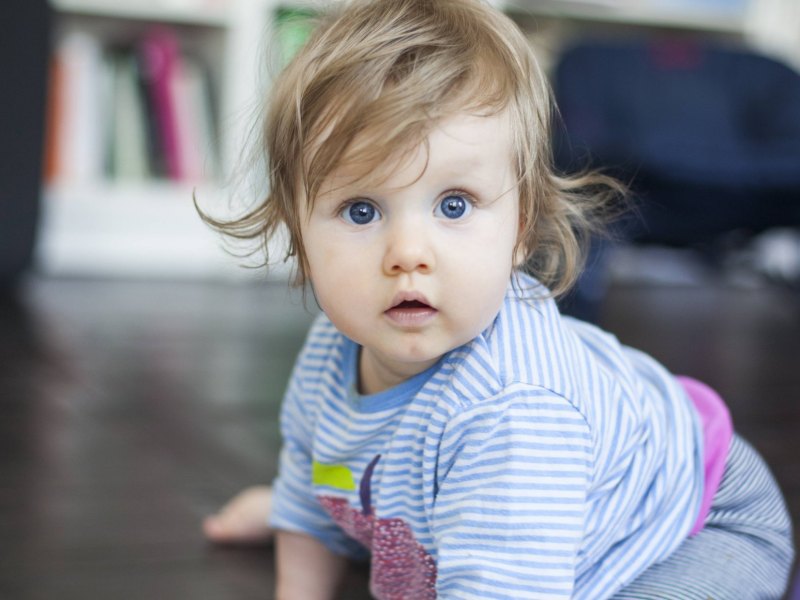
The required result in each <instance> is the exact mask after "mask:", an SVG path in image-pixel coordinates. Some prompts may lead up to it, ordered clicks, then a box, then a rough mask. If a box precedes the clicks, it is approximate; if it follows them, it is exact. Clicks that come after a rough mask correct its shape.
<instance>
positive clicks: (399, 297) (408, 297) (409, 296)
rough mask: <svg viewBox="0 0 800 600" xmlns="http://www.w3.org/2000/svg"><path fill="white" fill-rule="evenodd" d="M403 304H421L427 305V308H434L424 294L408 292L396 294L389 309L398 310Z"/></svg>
mask: <svg viewBox="0 0 800 600" xmlns="http://www.w3.org/2000/svg"><path fill="white" fill-rule="evenodd" d="M403 302H419V303H420V304H425V305H426V306H430V307H431V308H433V306H432V305H431V303H430V302H428V299H427V298H426V297H425V295H424V294H421V293H420V292H415V291H406V292H398V293H397V294H395V296H394V298H392V303H391V305H389V309H392V308H397V306H399V305H400V304H402V303H403Z"/></svg>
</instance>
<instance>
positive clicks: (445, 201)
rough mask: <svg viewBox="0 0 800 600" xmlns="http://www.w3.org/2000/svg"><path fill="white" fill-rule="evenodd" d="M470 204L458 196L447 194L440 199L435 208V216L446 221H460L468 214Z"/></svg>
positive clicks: (470, 207) (470, 208)
mask: <svg viewBox="0 0 800 600" xmlns="http://www.w3.org/2000/svg"><path fill="white" fill-rule="evenodd" d="M471 210H472V204H471V203H470V201H469V200H467V199H466V198H464V196H462V195H460V194H449V195H448V196H445V197H444V198H442V201H441V202H440V203H439V206H438V207H437V208H436V215H437V216H443V217H445V218H446V219H453V220H455V219H460V218H462V217H464V216H466V215H468V214H469V213H470V211H471Z"/></svg>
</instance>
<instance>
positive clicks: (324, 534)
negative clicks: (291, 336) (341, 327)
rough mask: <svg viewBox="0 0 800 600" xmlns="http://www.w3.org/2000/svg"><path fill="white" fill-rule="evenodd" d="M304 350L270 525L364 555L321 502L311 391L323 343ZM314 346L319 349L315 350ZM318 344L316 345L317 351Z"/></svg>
mask: <svg viewBox="0 0 800 600" xmlns="http://www.w3.org/2000/svg"><path fill="white" fill-rule="evenodd" d="M312 338H313V331H312V334H311V335H310V336H309V339H310V341H309V342H307V343H306V347H305V348H304V350H303V351H302V352H301V355H300V358H298V361H297V364H296V365H295V368H294V370H293V373H292V377H291V379H290V381H289V386H288V388H287V391H286V394H285V396H284V399H283V405H282V407H281V435H282V437H283V446H282V448H281V453H280V458H279V465H278V476H277V478H276V479H275V480H274V482H273V504H272V514H271V515H270V519H269V523H270V526H271V527H273V528H274V529H280V530H284V531H293V532H297V533H305V534H307V535H310V536H313V537H315V538H317V539H318V540H320V541H321V542H322V543H323V544H325V546H326V547H327V548H328V549H330V550H331V551H332V552H334V553H336V554H341V555H346V556H349V557H352V558H357V559H361V558H364V557H365V556H366V551H365V549H364V548H363V547H362V546H361V545H360V544H358V542H356V541H354V540H352V539H351V538H349V537H348V536H347V535H346V534H345V533H344V532H343V531H342V530H341V528H340V527H339V526H338V525H337V524H336V523H335V522H334V521H333V519H332V518H331V517H330V515H328V513H327V512H326V511H325V509H324V508H323V507H322V505H321V504H320V503H319V501H318V500H317V497H316V495H315V493H314V486H313V484H312V452H311V448H312V443H313V438H314V429H315V418H316V412H317V411H316V407H315V401H314V398H313V394H309V391H308V378H307V375H308V373H309V372H310V371H314V372H316V373H317V375H318V369H316V368H315V365H314V364H310V363H312V362H313V358H312V357H311V355H313V353H314V352H318V349H319V344H318V343H317V342H315V341H313V340H312ZM312 347H313V348H312ZM315 348H316V349H315Z"/></svg>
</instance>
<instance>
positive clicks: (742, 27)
mask: <svg viewBox="0 0 800 600" xmlns="http://www.w3.org/2000/svg"><path fill="white" fill-rule="evenodd" d="M493 3H494V4H495V5H497V6H498V7H499V8H500V9H502V10H504V11H506V12H507V14H509V15H510V16H511V17H512V18H513V19H514V20H515V21H516V22H517V23H518V24H519V25H520V27H521V28H522V30H523V31H524V32H525V34H526V35H527V37H528V38H529V40H530V43H531V44H532V45H533V47H534V48H535V49H536V52H537V55H538V57H539V59H540V61H541V63H542V66H543V67H544V69H545V71H546V72H547V74H548V76H549V77H550V79H551V83H552V86H553V90H554V94H555V97H556V99H557V102H558V105H559V108H560V112H559V115H558V117H557V119H556V121H555V123H554V130H555V132H556V145H555V161H556V165H557V167H558V169H559V170H561V171H564V172H570V171H574V170H577V169H582V168H587V167H589V168H601V169H603V170H605V171H606V172H609V173H611V174H613V175H615V176H617V177H619V178H621V179H622V180H623V181H625V182H626V183H628V184H629V185H630V187H631V191H632V194H631V203H632V210H631V211H630V212H629V213H628V214H627V215H626V216H625V217H623V218H621V219H618V220H617V221H616V222H615V223H614V224H613V227H612V235H611V236H610V237H609V238H608V239H598V240H595V241H594V242H593V243H592V246H591V252H590V256H589V261H588V264H587V270H586V274H585V276H584V277H583V278H582V279H581V281H580V282H579V284H578V286H577V287H576V289H575V291H574V292H573V293H572V294H571V295H570V296H569V297H568V298H566V299H565V300H564V302H563V306H564V310H565V311H567V312H570V313H571V314H574V315H576V316H579V317H581V318H585V319H588V320H591V321H595V322H597V323H599V324H600V325H601V326H603V327H605V328H607V329H609V330H611V331H612V332H614V333H615V334H616V335H618V336H619V337H620V339H621V340H622V341H623V342H625V343H628V344H631V345H634V346H637V347H639V348H641V349H643V350H645V351H647V352H649V353H651V354H653V355H654V356H655V357H656V358H658V359H659V360H661V361H662V362H664V363H665V364H666V365H667V366H668V367H669V368H670V369H671V370H673V371H675V372H680V373H685V374H688V375H692V376H695V377H698V378H700V379H703V380H705V381H707V382H708V383H710V384H711V385H712V386H714V387H716V388H717V389H718V390H719V391H720V392H721V393H722V394H723V396H724V397H725V398H726V400H727V401H728V402H729V404H730V406H731V410H732V412H733V416H734V420H735V422H736V425H737V428H738V429H739V431H741V432H742V433H743V434H744V435H745V436H746V437H747V438H748V439H749V440H750V441H751V442H752V443H753V444H754V445H755V446H756V447H757V448H758V449H759V450H760V451H761V452H762V453H763V454H764V455H765V457H766V458H767V460H768V462H769V463H770V464H771V466H772V467H773V469H774V472H775V475H776V477H777V478H778V480H779V482H780V483H781V485H782V487H783V489H784V491H785V492H786V495H787V501H788V503H789V508H790V510H791V511H792V513H793V515H794V517H795V522H797V519H798V518H800V444H798V442H797V438H798V433H800V75H798V69H800V4H798V3H797V1H796V0H517V1H512V0H508V1H500V0H498V1H495V2H493ZM325 6H326V3H325V2H321V1H320V2H317V3H314V4H309V3H306V2H302V1H301V0H135V1H134V0H51V1H50V2H46V1H44V0H4V1H3V3H2V4H1V5H0V74H1V75H2V78H3V85H2V92H0V132H1V133H0V156H1V157H2V160H0V597H1V598H14V599H16V598H20V599H28V598H30V599H39V598H52V597H55V596H56V595H58V596H59V597H62V598H78V597H80V598H104V597H109V596H112V595H113V597H116V598H145V597H164V598H189V597H191V598H215V599H219V598H235V599H238V598H251V597H252V598H264V597H269V596H268V594H269V590H270V589H271V582H272V565H271V560H272V556H271V549H270V548H269V547H267V548H262V549H247V550H242V549H236V550H232V549H219V548H213V547H210V546H208V545H207V544H205V543H204V542H203V539H202V536H201V535H200V531H199V522H200V520H201V518H202V517H203V515H205V514H207V513H209V512H210V511H212V510H214V509H215V508H216V507H218V506H219V505H220V504H221V503H222V502H223V501H224V500H225V499H226V498H228V497H229V496H230V495H231V494H233V493H234V492H236V491H237V490H238V489H240V488H241V487H243V486H245V485H250V484H253V483H261V482H268V481H269V480H271V478H272V477H273V476H274V474H275V462H276V454H277V451H278V448H279V444H280V440H279V436H278V425H277V415H278V409H279V402H280V398H281V395H282V392H283V388H284V385H285V383H286V380H287V378H288V375H289V370H290V368H291V364H292V361H293V357H294V355H295V353H296V352H297V350H298V349H299V347H300V344H301V343H302V340H303V336H304V333H305V330H306V328H307V326H308V324H309V323H310V321H311V319H313V316H314V314H315V312H316V310H317V309H316V307H315V306H314V305H313V301H311V300H308V299H307V300H306V302H304V301H303V297H302V294H301V293H300V292H292V291H290V290H289V289H288V287H287V285H286V283H285V280H286V275H287V274H288V273H289V272H290V265H284V264H279V265H277V267H276V268H275V269H273V270H272V271H270V273H269V274H267V273H265V272H264V271H263V270H253V269H246V268H242V262H243V261H242V259H241V258H239V257H236V256H232V255H231V254H230V253H228V252H226V249H225V248H224V247H223V243H222V240H221V239H220V238H219V237H218V236H217V235H216V234H215V233H214V232H212V231H211V230H210V229H209V228H208V227H206V226H205V225H204V224H203V223H202V221H201V220H200V218H199V217H198V215H197V212H196V210H195V206H194V203H193V198H196V200H197V202H198V203H199V205H200V206H201V207H202V208H203V209H204V210H206V211H208V212H209V213H210V214H211V215H213V216H217V217H226V216H230V215H233V214H236V213H237V212H238V211H240V210H241V209H242V207H243V206H245V205H246V204H247V203H249V202H252V201H253V200H254V199H257V198H258V197H259V195H261V194H262V193H263V183H262V182H261V180H260V179H259V173H258V169H255V174H254V175H252V176H251V175H248V174H246V173H245V174H243V170H246V168H247V167H248V166H250V164H249V163H248V156H247V150H248V148H250V147H252V144H253V142H254V139H255V137H254V136H257V131H255V130H254V129H253V123H254V117H255V115H256V113H257V111H258V108H259V101H260V100H259V93H260V91H263V90H264V89H267V88H268V86H269V80H270V77H271V75H272V74H274V73H275V72H276V70H277V69H279V68H280V65H281V64H282V63H283V62H284V61H286V60H287V59H288V58H289V57H291V55H292V53H293V52H294V51H296V49H297V48H298V47H299V46H300V45H302V43H303V41H304V40H305V39H306V37H307V35H308V32H309V31H310V28H311V26H312V22H313V17H314V15H315V14H317V13H318V12H319V11H322V10H324V9H325ZM245 262H247V261H245ZM364 581H365V573H364V571H363V570H359V569H355V570H354V572H353V573H352V575H351V578H350V579H349V580H348V583H347V587H346V589H345V590H344V591H343V595H342V597H343V598H366V597H368V596H367V595H366V591H365V584H364ZM787 597H790V596H787ZM794 598H800V590H796V591H795V596H794Z"/></svg>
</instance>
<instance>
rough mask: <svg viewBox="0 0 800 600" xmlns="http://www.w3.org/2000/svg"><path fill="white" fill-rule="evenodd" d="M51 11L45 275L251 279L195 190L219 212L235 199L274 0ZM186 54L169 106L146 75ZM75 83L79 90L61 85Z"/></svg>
mask: <svg viewBox="0 0 800 600" xmlns="http://www.w3.org/2000/svg"><path fill="white" fill-rule="evenodd" d="M51 7H52V9H53V13H54V28H53V36H52V38H53V40H52V45H53V57H54V58H53V62H54V64H57V67H55V70H56V71H57V74H54V73H53V72H51V84H50V99H49V102H50V103H51V105H50V106H49V107H48V135H47V137H48V139H47V143H46V145H47V146H48V150H47V151H46V154H47V156H45V182H44V186H43V198H42V211H41V213H42V214H41V219H40V231H39V235H38V242H37V249H36V263H37V266H38V268H39V270H40V271H43V272H45V273H48V274H55V275H78V276H122V277H126V276H164V277H175V276H177V277H182V276H186V277H196V276H212V277H223V278H231V277H232V278H241V277H247V276H248V273H251V272H249V271H247V270H244V269H241V268H239V265H240V263H241V262H242V260H241V259H239V258H236V257H232V256H230V255H229V254H228V253H226V252H225V251H224V250H223V247H222V245H223V244H222V240H221V239H220V237H219V236H218V235H217V234H215V233H214V232H213V231H211V230H210V229H209V228H208V227H206V226H205V225H204V224H203V223H202V222H201V221H200V219H199V217H198V216H197V214H196V211H195V208H194V205H193V201H192V199H193V195H196V196H197V198H198V200H199V202H200V204H201V206H203V207H204V208H207V209H208V210H209V211H210V212H211V213H212V214H213V215H215V216H221V215H224V214H225V210H226V209H225V207H227V206H228V205H229V197H228V196H229V195H230V194H231V193H232V192H231V191H229V189H228V187H227V186H226V185H225V183H224V182H226V181H228V180H229V179H230V176H231V174H232V173H233V171H234V169H235V167H236V165H237V161H238V160H239V156H240V151H241V148H242V147H243V140H244V139H245V138H246V137H247V134H248V131H247V127H248V126H249V124H248V119H247V118H246V117H247V116H248V115H249V114H251V113H252V111H253V108H254V105H255V103H256V101H257V89H258V81H259V80H258V69H259V66H260V64H259V58H258V57H259V48H261V47H262V46H261V44H262V40H263V38H264V36H265V31H266V28H267V27H268V26H269V23H270V15H269V11H270V10H273V9H274V6H273V5H272V3H271V1H270V0H125V1H122V0H51ZM159 44H160V47H157V48H156V51H157V52H158V51H162V52H161V54H155V55H153V54H152V52H151V50H152V48H150V46H153V45H156V46H158V45H159ZM170 44H171V45H172V46H174V48H173V50H175V52H174V53H173V55H172V58H170V57H169V56H170V55H169V54H168V50H169V48H168V47H169V45H170ZM148 45H149V46H148ZM165 47H167V50H166V52H167V54H165V53H164V52H163V51H164V48H165ZM70 52H72V53H71V54H70ZM148 52H150V54H147V53H148ZM152 56H155V58H152ZM148 57H150V59H148ZM173 59H174V60H175V61H177V60H180V63H177V62H175V64H176V65H177V64H179V67H175V68H176V71H175V72H177V69H178V68H180V73H181V77H177V76H175V79H174V80H172V79H171V80H170V83H169V85H167V86H165V87H164V88H163V90H167V91H169V92H170V93H171V94H173V95H172V96H170V99H171V104H164V102H166V101H165V100H163V93H162V91H163V90H158V89H156V86H157V85H158V83H156V84H152V82H147V81H144V80H145V79H146V78H147V77H152V76H153V68H155V67H156V66H158V65H159V64H162V63H164V62H166V63H168V64H169V63H170V61H171V60H173ZM148 60H152V61H153V62H152V63H148V62H147V61H148ZM162 66H163V65H162ZM190 76H191V77H190ZM84 79H88V80H91V81H90V82H89V83H87V82H86V81H83V80H84ZM65 80H66V81H68V82H70V85H72V87H71V88H70V87H68V86H67V87H66V89H62V88H61V86H62V85H63V82H64V81H65ZM56 81H58V84H57V83H56ZM143 81H144V83H143ZM56 89H58V91H54V90H56ZM187 90H190V91H187ZM164 93H166V92H164ZM158 94H161V96H162V97H161V99H160V100H159V96H158ZM66 97H70V98H73V100H71V101H68V100H64V98H66ZM187 99H191V102H190V101H187ZM159 101H160V102H161V104H159V103H158V102H159ZM167 108H169V109H170V112H169V113H167V112H166V109H167ZM65 115H66V116H65ZM167 118H168V119H167ZM167 125H169V127H167ZM168 138H169V139H168ZM154 140H155V142H154ZM168 142H170V143H168ZM154 143H158V145H159V147H158V148H156V147H155V145H154Z"/></svg>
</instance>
